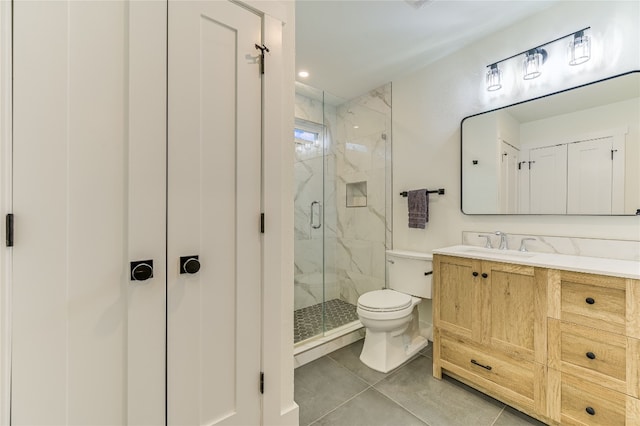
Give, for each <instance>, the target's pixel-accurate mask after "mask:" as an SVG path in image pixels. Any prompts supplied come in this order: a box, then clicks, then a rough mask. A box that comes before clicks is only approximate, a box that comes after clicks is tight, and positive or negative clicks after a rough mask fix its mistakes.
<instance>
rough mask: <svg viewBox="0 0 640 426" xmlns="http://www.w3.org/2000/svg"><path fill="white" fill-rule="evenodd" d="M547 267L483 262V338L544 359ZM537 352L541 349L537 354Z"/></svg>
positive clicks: (525, 356) (527, 356)
mask: <svg viewBox="0 0 640 426" xmlns="http://www.w3.org/2000/svg"><path fill="white" fill-rule="evenodd" d="M545 271H546V270H544V269H539V270H534V268H533V267H532V266H524V265H514V264H510V263H496V262H486V261H485V262H482V274H481V277H482V280H483V282H482V287H483V291H482V305H483V306H482V309H481V310H482V313H483V318H482V327H483V330H482V342H483V343H484V344H485V345H487V346H489V347H491V348H493V349H496V350H499V351H502V352H505V353H508V354H510V355H511V356H515V357H517V358H521V359H523V360H526V361H537V362H541V363H543V362H544V356H545V352H546V339H545V335H546V317H547V312H546V276H545ZM536 352H540V353H539V354H538V356H536Z"/></svg>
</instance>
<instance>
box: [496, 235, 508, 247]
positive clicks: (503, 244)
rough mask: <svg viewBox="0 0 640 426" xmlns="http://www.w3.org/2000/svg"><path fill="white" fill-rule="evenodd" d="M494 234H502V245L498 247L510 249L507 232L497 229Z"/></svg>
mask: <svg viewBox="0 0 640 426" xmlns="http://www.w3.org/2000/svg"><path fill="white" fill-rule="evenodd" d="M494 234H496V235H499V236H500V247H498V248H499V249H500V250H508V249H509V244H508V243H507V234H506V233H504V232H502V231H496V232H494Z"/></svg>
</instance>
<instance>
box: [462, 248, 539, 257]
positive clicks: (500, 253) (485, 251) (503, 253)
mask: <svg viewBox="0 0 640 426" xmlns="http://www.w3.org/2000/svg"><path fill="white" fill-rule="evenodd" d="M460 252H462V253H471V254H472V253H475V254H480V255H483V256H492V257H494V256H495V257H497V258H506V257H509V258H514V257H515V258H525V259H526V258H528V257H533V256H535V255H536V253H530V252H526V251H517V250H500V249H489V248H483V247H469V248H467V247H465V248H464V249H462V250H460Z"/></svg>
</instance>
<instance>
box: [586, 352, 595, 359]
mask: <svg viewBox="0 0 640 426" xmlns="http://www.w3.org/2000/svg"><path fill="white" fill-rule="evenodd" d="M586 355H587V358H589V359H596V354H594V353H593V352H587V354H586Z"/></svg>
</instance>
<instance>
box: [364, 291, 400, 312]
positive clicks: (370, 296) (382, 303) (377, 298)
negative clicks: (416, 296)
mask: <svg viewBox="0 0 640 426" xmlns="http://www.w3.org/2000/svg"><path fill="white" fill-rule="evenodd" d="M358 306H359V307H360V308H362V309H365V310H367V311H377V312H390V311H400V310H402V309H406V308H408V307H409V306H411V296H409V295H408V294H404V293H400V292H397V291H394V290H388V289H385V290H376V291H370V292H368V293H365V294H363V295H362V296H360V297H359V298H358Z"/></svg>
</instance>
